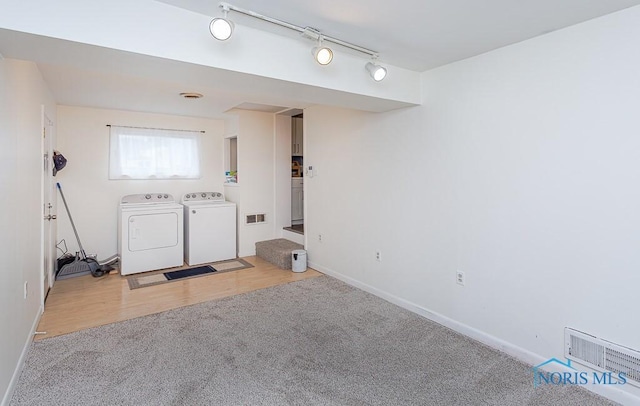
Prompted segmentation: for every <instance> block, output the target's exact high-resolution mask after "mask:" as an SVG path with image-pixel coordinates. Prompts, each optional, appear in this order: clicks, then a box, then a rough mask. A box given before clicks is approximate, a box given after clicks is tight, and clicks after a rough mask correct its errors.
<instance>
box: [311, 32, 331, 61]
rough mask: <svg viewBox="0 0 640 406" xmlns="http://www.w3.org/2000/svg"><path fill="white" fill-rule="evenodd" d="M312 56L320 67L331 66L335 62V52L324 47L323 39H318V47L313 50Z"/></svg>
mask: <svg viewBox="0 0 640 406" xmlns="http://www.w3.org/2000/svg"><path fill="white" fill-rule="evenodd" d="M311 54H312V55H313V58H314V59H315V60H316V62H318V63H319V64H320V65H329V64H330V63H331V61H332V60H333V51H332V50H331V48H329V47H325V46H323V45H322V37H320V38H319V39H318V46H317V47H314V48H313V49H312V50H311Z"/></svg>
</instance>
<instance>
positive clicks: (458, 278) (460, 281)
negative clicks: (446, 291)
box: [456, 271, 464, 286]
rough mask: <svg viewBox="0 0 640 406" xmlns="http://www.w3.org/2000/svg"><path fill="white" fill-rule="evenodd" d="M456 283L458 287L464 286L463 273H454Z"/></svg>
mask: <svg viewBox="0 0 640 406" xmlns="http://www.w3.org/2000/svg"><path fill="white" fill-rule="evenodd" d="M456 283H457V284H458V285H460V286H464V272H462V271H456Z"/></svg>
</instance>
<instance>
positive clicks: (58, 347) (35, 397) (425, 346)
mask: <svg viewBox="0 0 640 406" xmlns="http://www.w3.org/2000/svg"><path fill="white" fill-rule="evenodd" d="M9 405H10V406H23V405H24V406H32V405H61V406H66V405H69V406H71V405H78V406H80V405H82V406H84V405H132V406H133V405H135V406H146V405H149V406H158V405H189V406H192V405H193V406H197V405H207V406H208V405H220V406H226V405H229V406H235V405H264V406H272V405H292V406H298V405H304V406H314V405H322V406H344V405H354V406H356V405H358V406H360V405H362V406H364V405H370V406H388V405H415V406H424V405H434V406H449V405H451V406H460V405H464V406H476V405H478V406H505V405H508V406H519V405H527V406H557V405H562V406H608V405H612V403H611V402H608V401H607V400H606V399H603V398H601V397H599V396H596V395H594V394H592V393H589V392H587V391H586V390H585V389H583V388H579V387H576V386H558V385H543V386H538V387H534V385H533V372H532V369H531V365H525V364H523V363H521V362H519V361H517V360H515V359H513V358H511V357H509V356H508V355H506V354H503V353H500V352H498V351H495V350H493V349H490V348H488V347H486V346H484V345H482V344H479V343H477V342H475V341H473V340H471V339H469V338H467V337H464V336H461V335H459V334H457V333H455V332H453V331H451V330H449V329H446V328H444V327H442V326H440V325H438V324H435V323H433V322H431V321H429V320H427V319H424V318H422V317H420V316H418V315H415V314H413V313H410V312H408V311H406V310H404V309H401V308H399V307H397V306H395V305H393V304H391V303H389V302H386V301H384V300H382V299H380V298H377V297H375V296H372V295H370V294H368V293H366V292H363V291H361V290H358V289H355V288H353V287H351V286H348V285H345V284H344V283H342V282H340V281H338V280H336V279H332V278H329V277H327V276H322V277H319V278H312V279H307V280H304V281H299V282H292V283H288V284H285V285H280V286H275V287H272V288H267V289H261V290H257V291H254V292H250V293H246V294H242V295H237V296H232V297H228V298H225V299H220V300H214V301H211V302H206V303H201V304H197V305H193V306H187V307H182V308H179V309H175V310H170V311H167V312H163V313H158V314H153V315H150V316H145V317H140V318H137V319H132V320H127V321H123V322H120V323H115V324H109V325H106V326H101V327H96V328H92V329H89V330H84V331H79V332H76V333H71V334H66V335H63V336H59V337H52V338H48V339H46V340H41V341H36V342H34V343H33V344H32V345H31V347H30V349H29V353H28V355H27V360H26V364H25V367H24V370H23V372H22V375H21V376H20V379H19V381H18V383H17V385H16V389H15V392H14V395H13V398H12V399H11V401H10V402H9Z"/></svg>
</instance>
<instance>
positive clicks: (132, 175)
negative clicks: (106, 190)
mask: <svg viewBox="0 0 640 406" xmlns="http://www.w3.org/2000/svg"><path fill="white" fill-rule="evenodd" d="M110 144H111V146H110V156H109V179H197V178H200V133H199V132H196V131H179V130H160V129H151V128H133V127H117V126H111V136H110Z"/></svg>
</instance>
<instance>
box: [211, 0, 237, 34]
mask: <svg viewBox="0 0 640 406" xmlns="http://www.w3.org/2000/svg"><path fill="white" fill-rule="evenodd" d="M221 7H222V12H223V15H224V16H223V17H222V18H220V17H218V18H214V19H213V20H211V23H210V24H209V31H210V32H211V35H213V38H215V39H217V40H218V41H226V40H228V39H229V38H231V34H233V22H232V21H231V20H229V19H228V18H227V14H228V13H229V6H228V5H226V4H222V5H221Z"/></svg>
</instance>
